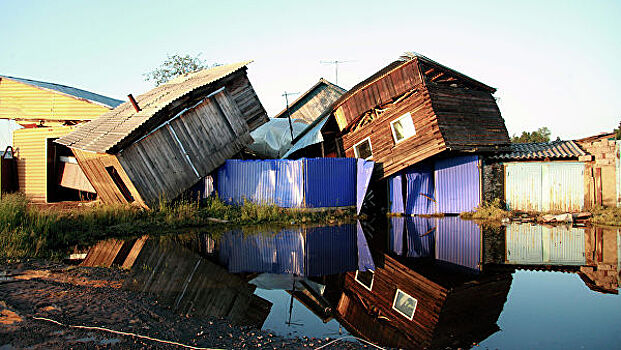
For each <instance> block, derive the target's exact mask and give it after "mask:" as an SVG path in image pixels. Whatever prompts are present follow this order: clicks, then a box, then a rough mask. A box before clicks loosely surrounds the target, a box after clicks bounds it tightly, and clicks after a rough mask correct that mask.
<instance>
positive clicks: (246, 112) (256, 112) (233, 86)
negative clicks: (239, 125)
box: [225, 69, 270, 131]
mask: <svg viewBox="0 0 621 350" xmlns="http://www.w3.org/2000/svg"><path fill="white" fill-rule="evenodd" d="M225 87H226V89H227V91H228V93H229V96H231V98H232V99H233V100H234V101H235V104H236V105H237V107H238V108H239V110H240V111H241V114H242V115H243V116H244V120H245V121H246V123H247V124H248V127H249V128H250V131H252V130H254V129H256V128H258V127H259V126H261V125H263V124H265V123H267V122H268V121H269V120H270V118H269V117H268V116H267V112H266V111H265V108H263V105H262V104H261V101H259V97H258V96H257V93H256V92H255V91H254V88H253V87H252V85H251V84H250V80H248V76H247V75H246V70H245V69H244V70H243V71H242V72H239V73H236V74H235V75H233V77H232V78H231V79H227V83H226V84H225Z"/></svg>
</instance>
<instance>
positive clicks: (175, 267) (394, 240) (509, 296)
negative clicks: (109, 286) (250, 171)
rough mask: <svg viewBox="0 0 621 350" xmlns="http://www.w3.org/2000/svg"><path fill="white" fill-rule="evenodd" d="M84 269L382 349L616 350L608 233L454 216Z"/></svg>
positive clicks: (617, 321)
mask: <svg viewBox="0 0 621 350" xmlns="http://www.w3.org/2000/svg"><path fill="white" fill-rule="evenodd" d="M83 265H91V266H101V265H104V266H110V265H122V266H124V267H126V268H130V269H131V271H130V277H129V278H127V280H126V282H125V284H124V286H123V287H124V288H127V289H130V290H135V291H141V292H144V293H150V294H153V295H154V296H155V297H156V298H158V300H160V301H161V302H164V303H167V304H168V305H170V306H171V307H173V308H174V309H176V310H177V311H179V312H180V313H183V314H187V315H189V316H191V317H201V316H216V317H223V318H227V319H229V320H231V321H233V322H235V323H238V324H242V325H251V326H256V327H259V328H262V329H265V330H269V331H271V332H273V333H275V334H278V335H281V336H285V337H293V336H308V337H322V338H324V337H331V338H338V337H341V336H347V335H352V336H355V337H358V338H362V339H365V340H368V341H371V342H373V343H375V344H378V345H380V346H382V347H401V348H424V347H427V348H442V349H444V348H447V347H448V348H459V347H461V348H471V347H480V348H489V349H496V348H501V349H524V348H540V349H542V348H545V349H584V348H602V349H610V348H618V347H619V344H621V332H619V329H620V326H621V297H619V295H618V293H619V286H620V285H619V284H620V282H619V281H620V275H619V273H620V271H621V233H620V231H619V230H617V229H605V228H590V227H589V228H576V227H573V228H572V227H563V226H558V227H551V226H541V225H531V224H511V225H509V226H500V227H483V226H480V225H478V224H476V223H474V222H471V221H464V220H461V219H459V218H457V217H446V218H418V217H416V218H410V217H408V218H403V217H393V218H388V219H387V222H375V223H373V224H371V223H365V222H362V223H361V222H358V223H356V224H348V225H340V226H328V227H299V228H289V229H278V230H274V229H262V230H253V231H252V232H247V231H246V232H245V231H244V230H241V229H239V230H231V231H228V232H225V233H224V234H218V235H217V236H216V235H214V236H210V235H208V234H180V235H178V236H154V237H149V236H144V237H141V238H138V239H133V240H127V241H119V240H109V241H103V242H100V243H99V244H97V245H95V246H93V247H92V248H91V249H90V250H89V253H88V255H87V257H86V259H85V260H84V262H83Z"/></svg>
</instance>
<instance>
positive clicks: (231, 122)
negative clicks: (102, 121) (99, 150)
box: [118, 90, 252, 205]
mask: <svg viewBox="0 0 621 350" xmlns="http://www.w3.org/2000/svg"><path fill="white" fill-rule="evenodd" d="M177 139H178V141H177ZM179 142H180V143H181V144H182V145H183V150H185V152H187V154H188V157H189V158H190V161H188V159H187V158H186V156H185V154H184V152H183V150H182V148H181V147H180V146H179ZM250 142H252V138H251V137H250V133H249V129H248V126H247V124H246V123H245V122H244V119H243V116H242V114H241V111H240V110H239V108H237V105H236V104H235V102H234V101H233V100H232V99H231V98H230V97H229V95H228V93H227V92H226V90H225V91H222V92H220V93H218V94H216V95H214V96H213V97H211V98H208V99H205V100H204V101H203V102H202V103H201V104H200V105H198V106H196V107H195V108H193V109H191V110H189V111H187V112H185V113H184V114H182V115H181V116H180V117H179V118H176V119H174V120H173V121H171V122H170V124H169V126H163V127H161V128H160V129H158V130H157V131H155V132H154V133H152V134H150V135H148V136H147V137H145V138H144V139H142V140H140V141H138V142H136V143H135V144H133V145H131V146H130V147H128V148H127V149H125V150H124V151H123V152H121V153H119V154H118V159H119V162H120V164H121V165H122V167H123V169H125V172H126V173H127V174H128V176H129V178H130V179H131V181H132V183H133V184H134V186H135V187H136V188H137V189H138V192H139V193H140V194H141V197H142V198H143V200H144V201H145V202H146V203H147V205H152V204H154V203H157V202H158V201H159V200H160V199H168V200H170V199H174V198H176V197H177V196H178V195H180V194H181V193H182V192H183V191H185V190H186V189H188V188H190V187H191V186H192V185H194V184H195V183H196V182H197V181H199V180H200V178H202V177H204V176H206V175H208V174H209V173H211V172H212V171H213V170H215V169H216V168H217V167H218V166H220V165H222V164H223V163H224V162H225V161H226V159H228V158H230V157H232V156H233V155H234V154H236V153H237V152H239V151H241V150H242V149H243V148H244V147H245V146H246V145H247V144H248V143H250ZM192 165H193V166H194V168H195V169H196V171H197V172H198V175H197V174H196V172H195V170H194V169H193V167H192Z"/></svg>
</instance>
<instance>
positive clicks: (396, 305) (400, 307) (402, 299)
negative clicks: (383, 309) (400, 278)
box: [392, 289, 418, 320]
mask: <svg viewBox="0 0 621 350" xmlns="http://www.w3.org/2000/svg"><path fill="white" fill-rule="evenodd" d="M416 304H418V300H416V299H414V298H413V297H411V296H410V295H408V294H407V293H404V292H403V291H402V290H401V289H397V293H395V300H394V301H393V302H392V308H393V309H394V310H396V311H397V312H398V313H400V314H401V315H403V316H405V317H406V318H407V319H408V320H412V319H413V318H414V312H415V311H416Z"/></svg>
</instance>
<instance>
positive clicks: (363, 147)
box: [354, 137, 373, 159]
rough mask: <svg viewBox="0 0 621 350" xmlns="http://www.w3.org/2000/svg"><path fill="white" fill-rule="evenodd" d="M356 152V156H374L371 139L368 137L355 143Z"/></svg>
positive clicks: (367, 157) (366, 157)
mask: <svg viewBox="0 0 621 350" xmlns="http://www.w3.org/2000/svg"><path fill="white" fill-rule="evenodd" d="M354 154H355V155H356V158H362V159H369V158H371V157H373V150H372V149H371V140H370V139H369V138H368V137H367V138H366V139H364V140H362V141H360V142H358V143H357V144H355V145H354Z"/></svg>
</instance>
